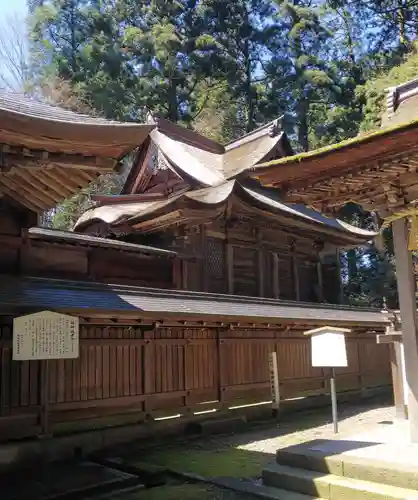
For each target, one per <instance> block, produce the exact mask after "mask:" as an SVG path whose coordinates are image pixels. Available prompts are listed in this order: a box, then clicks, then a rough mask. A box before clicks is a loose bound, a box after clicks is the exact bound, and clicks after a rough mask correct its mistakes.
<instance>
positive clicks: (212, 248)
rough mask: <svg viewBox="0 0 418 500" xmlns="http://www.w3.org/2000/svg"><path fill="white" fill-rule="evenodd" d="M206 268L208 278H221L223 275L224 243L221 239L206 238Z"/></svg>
mask: <svg viewBox="0 0 418 500" xmlns="http://www.w3.org/2000/svg"><path fill="white" fill-rule="evenodd" d="M206 256H207V261H206V265H207V269H208V275H209V278H215V279H222V278H223V277H224V267H225V259H224V245H223V242H222V240H218V239H216V238H208V239H207V249H206Z"/></svg>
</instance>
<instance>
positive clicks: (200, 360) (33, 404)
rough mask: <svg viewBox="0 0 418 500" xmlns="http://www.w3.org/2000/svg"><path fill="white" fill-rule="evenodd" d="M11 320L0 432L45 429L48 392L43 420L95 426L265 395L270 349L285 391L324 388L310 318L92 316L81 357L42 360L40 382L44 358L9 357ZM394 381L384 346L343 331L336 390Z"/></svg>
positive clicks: (4, 331) (5, 330)
mask: <svg viewBox="0 0 418 500" xmlns="http://www.w3.org/2000/svg"><path fill="white" fill-rule="evenodd" d="M11 321H12V318H10V317H4V316H3V317H2V318H1V317H0V325H2V326H0V360H1V365H0V366H1V369H0V384H1V391H0V439H1V440H8V439H13V438H18V437H23V436H32V435H37V434H40V433H41V432H42V422H43V421H44V420H43V418H42V408H41V401H42V398H43V397H45V394H47V400H48V409H47V411H48V422H49V423H48V428H49V431H50V432H56V433H59V432H61V431H62V432H64V431H65V432H67V431H69V430H76V429H81V428H85V427H88V426H89V425H91V426H93V425H94V426H96V425H97V426H98V427H100V425H107V424H109V420H106V419H113V420H112V422H113V424H116V423H117V424H120V423H123V422H126V421H129V419H134V420H133V421H135V422H138V420H141V419H144V418H149V417H158V416H163V415H174V414H177V413H181V414H187V413H188V414H190V412H195V411H202V410H205V409H218V410H219V409H224V410H227V409H228V408H230V407H232V406H235V405H241V404H246V403H254V402H262V401H268V400H269V399H270V385H269V372H268V355H269V353H270V352H272V351H276V352H277V355H278V371H279V379H280V393H281V398H282V399H289V398H295V397H303V396H308V395H318V394H324V393H327V392H328V391H329V388H328V377H329V373H328V372H327V370H323V369H320V368H312V367H311V363H310V345H309V339H307V338H306V336H304V335H303V331H304V330H306V329H307V328H308V326H307V325H305V326H303V325H300V326H293V327H292V328H291V329H288V328H285V327H284V326H280V325H277V326H272V327H270V328H261V327H260V328H258V329H257V328H256V329H255V328H248V329H245V328H234V329H230V328H229V327H227V326H222V327H221V326H217V327H216V326H211V327H201V326H200V327H198V326H190V327H184V326H172V327H169V326H167V327H159V328H153V327H152V326H151V325H149V326H139V325H138V324H127V323H126V322H125V323H116V324H104V322H103V321H100V320H94V319H91V320H90V321H89V322H88V323H85V322H84V324H83V326H82V327H81V332H80V333H81V342H80V346H81V347H80V348H81V352H80V358H79V359H75V360H56V361H55V360H54V361H49V362H48V363H49V368H48V374H47V384H46V386H47V389H45V386H44V385H43V384H42V376H43V375H42V373H41V364H40V362H37V361H24V362H18V361H12V358H11V349H12V347H11ZM310 327H312V325H310ZM42 363H44V362H42ZM390 381H391V378H390V365H389V351H388V346H387V345H377V344H376V338H375V335H374V334H367V333H365V329H362V328H361V327H360V328H358V329H357V330H356V331H355V333H354V334H352V335H351V336H350V337H349V338H348V368H345V369H340V370H338V374H337V387H338V390H339V391H347V390H360V389H366V388H372V387H377V386H383V385H389V384H390ZM46 391H47V392H46ZM132 415H133V416H132Z"/></svg>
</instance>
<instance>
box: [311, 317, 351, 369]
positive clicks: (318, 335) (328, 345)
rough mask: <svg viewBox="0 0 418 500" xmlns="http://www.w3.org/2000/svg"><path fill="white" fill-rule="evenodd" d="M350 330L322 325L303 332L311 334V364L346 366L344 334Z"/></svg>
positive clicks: (324, 366)
mask: <svg viewBox="0 0 418 500" xmlns="http://www.w3.org/2000/svg"><path fill="white" fill-rule="evenodd" d="M349 332H350V330H348V329H346V328H335V327H331V326H324V327H321V328H315V329H314V330H309V331H307V332H305V335H310V336H311V347H312V366H313V367H320V368H326V367H329V368H340V367H346V366H347V349H346V344H345V334H346V333H349Z"/></svg>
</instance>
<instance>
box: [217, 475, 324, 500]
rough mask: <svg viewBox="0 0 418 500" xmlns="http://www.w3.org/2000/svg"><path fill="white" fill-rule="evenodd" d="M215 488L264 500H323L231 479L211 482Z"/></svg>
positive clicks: (218, 479) (219, 479)
mask: <svg viewBox="0 0 418 500" xmlns="http://www.w3.org/2000/svg"><path fill="white" fill-rule="evenodd" d="M213 484H216V486H219V487H223V488H227V489H230V490H233V491H235V492H239V493H243V494H245V495H253V496H255V497H257V498H262V499H264V500H324V499H322V498H319V497H317V496H316V495H315V496H312V495H304V494H303V493H297V492H295V491H288V490H283V489H281V488H274V487H271V486H265V485H264V484H258V483H254V482H253V481H248V480H242V479H235V478H231V477H225V478H221V477H220V478H216V481H214V482H213Z"/></svg>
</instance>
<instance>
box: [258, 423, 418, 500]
mask: <svg viewBox="0 0 418 500" xmlns="http://www.w3.org/2000/svg"><path fill="white" fill-rule="evenodd" d="M263 481H264V484H265V485H266V486H269V487H278V488H282V489H285V490H288V491H293V492H298V493H302V494H305V495H312V496H317V497H320V498H324V499H331V500H334V499H336V500H340V499H342V498H347V499H350V500H357V499H359V500H360V499H362V500H363V499H364V500H367V499H369V500H378V499H382V500H383V499H386V500H394V499H405V498H408V499H417V500H418V444H410V441H409V426H408V423H407V422H402V423H400V422H398V423H394V424H392V425H389V424H387V423H382V424H380V425H379V426H378V428H377V429H376V430H375V431H373V432H369V433H367V434H362V435H356V436H352V437H349V438H341V439H335V440H317V441H311V442H308V443H304V444H301V445H297V446H292V447H289V448H285V449H282V450H279V451H278V452H277V464H276V465H273V466H271V467H268V468H267V469H265V470H264V471H263Z"/></svg>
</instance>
